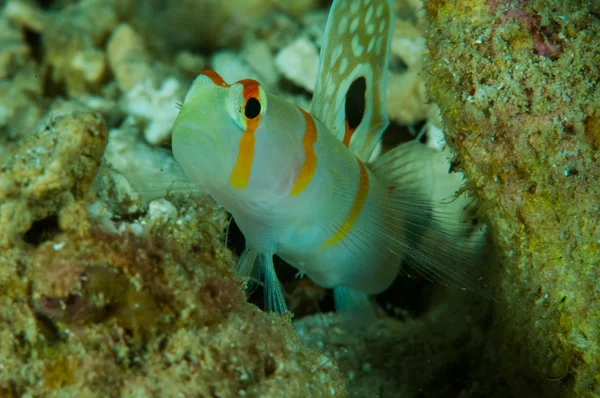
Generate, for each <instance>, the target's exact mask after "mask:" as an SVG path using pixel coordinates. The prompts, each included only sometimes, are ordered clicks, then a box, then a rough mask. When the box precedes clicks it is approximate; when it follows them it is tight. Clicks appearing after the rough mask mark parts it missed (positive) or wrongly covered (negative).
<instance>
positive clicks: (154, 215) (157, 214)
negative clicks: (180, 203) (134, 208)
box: [148, 199, 177, 220]
mask: <svg viewBox="0 0 600 398" xmlns="http://www.w3.org/2000/svg"><path fill="white" fill-rule="evenodd" d="M148 216H149V217H148V218H149V219H150V220H173V219H175V218H176V217H177V209H176V208H175V206H173V205H172V204H171V202H169V201H168V200H166V199H156V200H153V201H152V202H150V204H149V205H148Z"/></svg>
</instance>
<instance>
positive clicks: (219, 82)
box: [200, 69, 229, 87]
mask: <svg viewBox="0 0 600 398" xmlns="http://www.w3.org/2000/svg"><path fill="white" fill-rule="evenodd" d="M200 74H201V75H204V76H207V77H208V78H209V79H210V80H212V82H213V83H214V84H216V85H217V86H221V87H229V84H227V83H225V81H224V80H223V78H222V77H221V76H220V75H219V74H218V73H217V72H215V71H214V70H210V69H205V70H203V71H202V72H200Z"/></svg>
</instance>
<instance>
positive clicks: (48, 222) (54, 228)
mask: <svg viewBox="0 0 600 398" xmlns="http://www.w3.org/2000/svg"><path fill="white" fill-rule="evenodd" d="M59 232H60V228H59V226H58V216H57V215H56V214H54V215H51V216H48V217H46V218H44V219H41V220H38V221H36V222H34V223H33V225H31V228H29V231H27V232H25V235H24V236H23V239H24V240H25V242H27V243H30V244H32V245H36V246H38V245H40V244H42V243H43V242H45V241H47V240H50V239H52V238H53V237H54V236H55V235H57V234H58V233H59Z"/></svg>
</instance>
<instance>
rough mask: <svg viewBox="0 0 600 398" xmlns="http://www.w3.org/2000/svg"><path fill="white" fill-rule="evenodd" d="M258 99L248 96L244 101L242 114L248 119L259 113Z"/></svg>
mask: <svg viewBox="0 0 600 398" xmlns="http://www.w3.org/2000/svg"><path fill="white" fill-rule="evenodd" d="M260 108H261V106H260V101H259V100H258V99H256V98H254V97H250V98H249V99H248V101H246V107H245V108H244V115H245V116H246V118H248V119H254V118H255V117H257V116H258V115H259V114H260Z"/></svg>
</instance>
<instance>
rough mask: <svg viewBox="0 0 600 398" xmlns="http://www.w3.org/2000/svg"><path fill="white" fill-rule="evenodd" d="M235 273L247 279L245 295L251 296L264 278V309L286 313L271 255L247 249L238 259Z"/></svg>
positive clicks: (281, 287) (280, 286) (283, 296)
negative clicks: (262, 277)
mask: <svg viewBox="0 0 600 398" xmlns="http://www.w3.org/2000/svg"><path fill="white" fill-rule="evenodd" d="M236 269H237V272H238V273H239V274H240V275H241V276H244V277H247V278H249V280H248V284H247V286H246V293H247V294H252V293H253V292H254V291H255V290H256V288H257V287H258V285H259V281H260V279H261V276H264V294H265V308H266V310H267V311H273V312H278V313H280V314H283V313H285V312H287V305H286V303H285V294H284V290H283V285H282V284H281V282H279V279H278V278H277V274H276V272H275V265H274V264H273V253H260V252H257V251H255V250H252V249H250V248H248V247H246V248H245V249H244V252H243V253H242V255H241V256H240V258H239V259H238V262H237V265H236Z"/></svg>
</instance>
